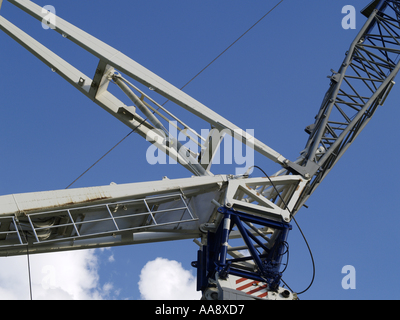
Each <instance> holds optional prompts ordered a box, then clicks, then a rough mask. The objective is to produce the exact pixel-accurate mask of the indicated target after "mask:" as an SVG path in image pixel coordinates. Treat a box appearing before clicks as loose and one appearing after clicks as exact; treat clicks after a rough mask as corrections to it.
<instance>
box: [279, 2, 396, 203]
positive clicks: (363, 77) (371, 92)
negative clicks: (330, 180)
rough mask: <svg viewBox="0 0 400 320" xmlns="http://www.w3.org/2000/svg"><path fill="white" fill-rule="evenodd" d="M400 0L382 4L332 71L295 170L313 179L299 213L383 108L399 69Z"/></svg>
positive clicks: (290, 164)
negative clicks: (377, 112) (328, 84)
mask: <svg viewBox="0 0 400 320" xmlns="http://www.w3.org/2000/svg"><path fill="white" fill-rule="evenodd" d="M399 54H400V1H393V0H387V1H380V2H379V4H378V6H377V7H376V9H375V10H373V11H372V13H371V15H370V16H369V18H368V21H367V22H366V24H365V25H364V26H363V28H362V29H361V31H360V32H359V34H358V35H357V37H356V38H355V40H354V41H353V43H352V44H351V46H350V49H349V51H348V52H346V57H345V59H344V61H343V63H342V64H341V66H340V68H339V69H338V71H335V70H331V71H332V75H331V76H329V77H328V78H330V79H331V83H330V87H329V89H328V91H327V93H326V94H325V97H324V99H323V101H322V104H321V107H320V109H319V112H318V114H317V116H316V117H315V122H314V123H313V124H312V125H310V126H308V127H307V128H306V132H307V133H309V135H310V136H309V139H308V141H307V144H306V147H305V150H304V151H303V152H302V154H301V156H302V160H301V162H300V163H298V164H295V163H292V162H287V168H288V169H289V171H290V172H296V173H300V174H302V175H303V176H306V177H308V178H312V181H311V183H310V185H309V186H308V187H307V190H306V192H305V193H304V194H303V195H302V197H301V199H300V201H299V203H298V205H297V206H296V210H298V209H299V208H300V207H301V205H303V204H304V203H305V202H306V200H307V199H308V197H309V196H310V195H311V194H312V193H313V192H314V190H315V189H316V188H317V187H318V185H319V184H320V183H321V181H322V180H323V179H324V178H325V177H326V175H327V174H328V173H329V172H330V170H331V169H332V168H333V167H334V165H335V164H336V163H337V162H338V160H339V159H340V158H341V157H342V156H343V154H344V153H345V152H346V150H347V149H348V148H349V147H350V145H351V144H352V143H353V142H354V140H355V138H356V137H357V136H358V135H359V134H360V132H361V131H362V130H363V129H364V128H365V126H366V125H367V123H368V122H369V121H370V120H371V118H372V116H373V115H374V113H375V111H376V110H377V109H378V107H379V106H382V105H383V104H384V102H385V100H386V98H387V96H388V94H389V93H390V90H391V89H392V87H393V85H394V84H395V82H394V78H395V76H396V75H397V73H398V71H399V69H400V61H399Z"/></svg>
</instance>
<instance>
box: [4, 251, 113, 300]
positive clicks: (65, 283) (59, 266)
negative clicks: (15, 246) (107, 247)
mask: <svg viewBox="0 0 400 320" xmlns="http://www.w3.org/2000/svg"><path fill="white" fill-rule="evenodd" d="M30 265H31V279H32V292H33V299H34V300H40V299H46V300H59V299H74V300H89V299H105V298H110V296H109V295H110V293H111V290H112V289H113V285H112V284H111V283H106V284H105V285H104V286H100V282H99V280H100V279H99V274H98V268H99V261H98V258H97V256H96V254H95V250H77V251H68V252H58V253H47V254H37V255H30ZM0 266H1V272H0V299H29V281H28V277H29V274H28V266H27V257H26V256H19V257H8V258H0ZM114 292H115V291H114Z"/></svg>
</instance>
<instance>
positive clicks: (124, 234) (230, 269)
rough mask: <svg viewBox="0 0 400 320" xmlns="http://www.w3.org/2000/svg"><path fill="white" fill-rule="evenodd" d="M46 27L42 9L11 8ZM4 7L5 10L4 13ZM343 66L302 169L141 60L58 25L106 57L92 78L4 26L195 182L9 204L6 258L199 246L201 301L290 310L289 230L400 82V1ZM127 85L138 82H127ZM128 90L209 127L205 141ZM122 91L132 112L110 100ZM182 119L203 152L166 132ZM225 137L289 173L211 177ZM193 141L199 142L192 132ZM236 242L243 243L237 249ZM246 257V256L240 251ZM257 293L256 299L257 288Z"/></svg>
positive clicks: (3, 234)
mask: <svg viewBox="0 0 400 320" xmlns="http://www.w3.org/2000/svg"><path fill="white" fill-rule="evenodd" d="M8 2H10V3H12V4H14V5H15V6H17V7H18V8H20V9H21V10H23V11H25V12H26V13H28V14H29V15H31V16H33V17H34V18H36V19H38V20H39V21H42V19H43V18H44V16H45V14H46V13H45V12H43V10H42V8H41V7H40V6H38V5H36V4H35V3H33V2H32V1H28V0H8ZM1 4H2V1H1V0H0V7H1ZM362 13H363V14H364V15H365V16H367V18H368V20H367V22H366V23H365V25H364V26H363V27H362V29H361V30H360V32H359V33H358V35H357V36H356V38H355V40H354V41H353V42H352V44H351V46H350V48H349V50H348V51H347V52H346V56H345V59H344V61H343V63H342V64H341V65H340V67H339V68H338V69H336V70H332V73H331V75H329V78H330V86H329V88H328V91H327V92H326V94H325V96H324V98H323V101H322V104H321V106H320V109H319V111H318V113H317V115H316V117H315V121H314V123H312V124H310V125H309V126H308V127H306V128H305V131H306V132H307V133H308V135H309V137H308V140H307V142H306V145H305V149H304V150H303V151H302V152H301V154H300V157H299V158H298V159H297V160H295V161H290V160H289V159H287V158H285V157H284V156H282V155H281V154H280V153H279V152H277V151H275V150H273V149H272V148H270V147H269V146H267V145H266V144H264V143H263V142H261V141H259V140H258V139H255V138H254V137H253V136H251V135H249V134H248V133H247V132H244V131H243V130H242V129H240V128H239V127H238V126H236V125H234V124H232V123H231V122H230V121H228V120H227V119H225V118H224V117H222V116H221V115H219V114H217V113H216V112H214V111H213V110H211V109H209V108H207V107H206V106H205V105H203V104H201V103H200V102H198V101H197V100H195V99H193V98H192V97H190V96H189V95H188V94H186V93H184V92H182V91H181V90H179V89H177V88H176V87H174V86H173V85H171V84H170V83H168V82H167V81H165V80H164V79H162V78H160V77H159V76H157V75H156V74H154V73H153V72H151V71H149V70H147V69H146V68H144V67H143V66H141V65H140V64H138V63H137V62H136V61H134V60H132V59H131V58H129V57H127V56H126V55H124V54H122V53H121V52H119V51H117V50H116V49H114V48H112V47H111V46H109V45H107V44H105V43H104V42H102V41H100V40H98V39H96V38H95V37H93V36H91V35H89V34H88V33H86V32H84V31H82V30H81V29H79V28H77V27H75V26H73V25H72V24H70V23H68V22H67V21H65V20H63V19H62V18H60V17H57V25H56V26H54V30H55V31H56V32H58V33H60V34H62V35H63V37H64V38H67V39H69V40H71V41H72V42H73V43H75V44H76V45H78V46H79V47H81V48H83V49H85V50H86V51H88V52H89V53H90V54H92V55H93V56H95V57H96V58H97V59H98V65H97V68H96V69H95V70H93V74H94V76H93V77H89V76H87V75H86V74H84V73H83V72H81V71H80V70H78V69H77V68H75V67H74V66H72V65H71V64H70V63H68V62H67V61H65V60H64V59H62V58H60V57H59V56H58V55H57V54H55V53H54V52H52V51H51V50H49V49H48V48H47V47H45V46H44V45H42V44H41V43H39V42H38V41H36V40H35V39H33V38H32V37H31V36H29V35H28V34H27V33H25V32H23V31H22V30H21V29H19V28H18V27H17V26H15V25H14V24H12V23H11V22H9V21H8V20H7V19H5V18H4V17H3V16H0V29H1V30H2V31H4V32H5V33H6V34H8V35H9V36H10V37H12V38H13V39H14V40H15V41H17V42H18V43H20V44H21V45H22V46H23V47H25V48H26V49H27V50H29V51H30V52H31V53H32V54H34V55H35V56H36V57H38V58H39V59H40V60H41V61H43V62H44V63H45V64H46V65H47V66H49V67H50V68H52V70H54V71H55V72H57V73H58V74H59V75H60V76H62V77H63V78H64V79H65V80H66V81H67V82H69V83H70V84H71V85H73V86H74V87H75V88H76V89H78V90H79V91H80V92H81V93H83V94H84V95H85V96H87V97H88V98H89V99H90V100H92V101H93V102H95V103H96V104H97V105H99V106H100V107H102V108H103V109H105V110H106V111H107V112H109V113H110V114H111V115H113V116H114V117H116V118H117V119H118V120H120V121H121V122H122V123H124V124H125V125H126V126H128V127H129V128H131V129H133V130H134V131H135V132H137V133H138V134H139V135H140V136H142V137H143V138H145V139H146V140H148V141H149V142H150V143H153V144H154V145H155V146H157V147H158V148H159V149H160V150H161V151H163V152H165V153H166V154H167V155H169V156H170V157H171V158H173V159H175V160H176V161H178V162H179V163H180V164H181V165H183V167H185V168H186V169H188V170H189V171H190V172H191V173H192V174H194V175H195V176H193V177H189V178H183V179H171V180H170V179H163V180H160V181H151V182H141V183H131V184H123V185H116V184H112V185H109V186H101V187H89V188H76V189H66V190H56V191H44V192H33V193H25V194H12V195H5V196H0V256H13V255H23V254H26V251H27V248H28V250H29V252H30V253H45V252H55V251H64V250H75V249H85V248H98V247H109V246H119V245H129V244H138V243H146V242H157V241H170V240H178V239H200V241H197V243H198V244H199V251H198V254H197V258H198V259H197V261H194V262H193V263H192V265H193V266H194V267H196V268H197V289H198V290H201V291H202V293H203V298H204V299H210V300H214V299H262V300H277V299H281V300H291V299H296V298H297V295H296V293H294V292H291V291H290V290H288V289H284V288H283V287H281V277H282V273H283V271H284V270H285V268H284V269H283V270H282V265H283V264H282V259H283V257H284V255H285V254H286V253H287V249H288V239H289V238H288V236H289V231H290V230H291V229H292V226H291V224H290V223H291V221H292V220H293V219H294V216H295V215H296V214H297V212H298V211H299V209H300V208H301V207H302V206H303V205H304V204H305V203H306V201H307V199H308V198H309V197H310V196H311V194H312V193H313V192H314V191H315V189H316V188H317V187H318V186H319V184H320V183H321V182H322V180H323V179H324V178H325V177H326V175H327V174H328V173H329V172H330V170H331V169H332V168H333V166H334V165H335V164H336V163H337V161H338V160H339V159H340V158H341V157H342V155H343V154H344V153H345V151H346V150H347V149H348V147H349V146H350V145H351V144H352V143H353V141H354V140H355V138H356V137H357V136H358V135H359V134H360V132H361V131H362V130H363V129H364V127H365V126H366V124H367V123H368V122H369V120H370V119H371V118H372V116H373V115H374V113H375V111H376V110H377V109H378V107H379V106H381V105H383V103H384V102H385V100H386V98H387V96H388V95H389V93H390V91H391V90H392V88H393V86H394V84H395V81H394V79H395V76H396V75H397V73H398V71H399V68H400V62H399V59H398V57H399V54H400V1H394V0H380V1H372V2H371V3H370V4H369V5H368V6H367V7H366V8H365V9H364V10H363V11H362ZM128 78H129V79H128ZM131 81H136V82H138V83H139V84H141V85H144V86H146V87H148V88H151V91H152V92H153V93H154V94H155V95H156V94H158V95H161V96H162V97H164V98H166V99H168V100H170V101H172V102H174V103H175V104H176V105H177V106H179V107H181V108H182V109H184V110H186V111H189V112H190V113H192V114H193V115H195V116H197V117H199V118H200V119H202V120H204V121H206V122H207V123H208V124H209V125H210V126H211V128H212V129H213V130H211V131H210V134H209V135H208V136H207V137H204V136H201V135H200V134H199V133H197V132H196V131H195V130H194V129H193V128H191V127H190V126H189V125H188V124H187V123H186V122H184V121H183V120H181V119H180V118H179V117H178V116H177V115H175V114H173V113H172V112H171V111H170V110H168V109H167V108H166V107H164V105H161V104H159V103H158V102H157V101H156V99H155V98H153V97H151V96H150V95H148V94H146V93H145V92H143V91H141V90H140V89H139V88H137V87H136V86H135V85H134V84H133V83H131ZM110 84H113V85H114V84H115V85H117V86H118V87H119V88H120V89H121V91H122V92H123V93H124V94H125V95H126V97H127V98H128V100H129V101H130V102H129V103H131V102H132V103H133V104H134V105H135V106H130V105H129V104H125V103H124V102H122V101H121V100H120V99H119V98H117V97H116V96H115V95H113V94H112V93H111V92H110V91H108V87H109V85H110ZM172 121H174V122H175V123H176V127H177V130H179V131H180V132H181V133H183V134H185V135H186V136H187V137H188V138H190V137H191V135H195V136H196V137H198V138H199V140H200V142H199V143H198V145H199V147H200V149H201V151H200V153H195V152H193V151H192V150H190V149H189V148H187V147H186V146H184V145H182V144H181V143H180V142H179V141H178V140H177V137H174V136H173V134H172V132H170V131H169V130H168V129H167V127H168V126H167V125H166V124H167V123H170V122H172ZM215 130H217V131H224V132H225V133H228V134H229V135H231V136H232V137H234V138H235V139H237V140H239V141H241V142H243V143H245V144H246V145H247V146H251V147H252V148H253V149H254V150H255V151H257V152H258V153H260V154H261V155H263V156H265V157H266V158H268V159H270V160H272V161H273V162H275V163H277V164H279V165H281V166H282V169H281V170H280V171H278V172H276V173H275V174H272V175H271V176H266V177H256V178H252V177H249V175H248V174H243V175H239V176H238V175H232V174H227V175H214V174H213V173H212V172H211V164H212V160H213V157H214V155H215V151H216V149H217V148H218V147H219V145H220V143H221V141H222V140H223V137H222V136H221V135H218V134H215V133H216V131H215ZM188 132H190V134H189V133H188ZM232 239H242V241H243V245H242V246H236V247H232V246H231V245H230V241H231V240H232ZM244 249H247V250H248V252H249V255H247V256H245V255H243V253H242V250H244ZM250 286H254V288H253V289H252V290H245V289H248V288H249V287H250Z"/></svg>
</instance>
